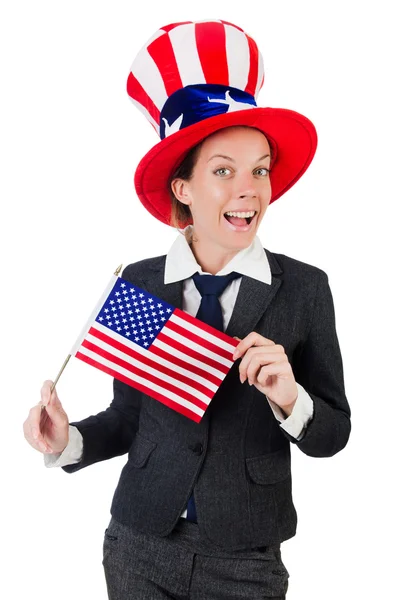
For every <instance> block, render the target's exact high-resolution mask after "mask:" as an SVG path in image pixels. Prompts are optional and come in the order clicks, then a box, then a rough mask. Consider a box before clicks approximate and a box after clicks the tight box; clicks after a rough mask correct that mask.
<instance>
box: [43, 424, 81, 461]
mask: <svg viewBox="0 0 397 600" xmlns="http://www.w3.org/2000/svg"><path fill="white" fill-rule="evenodd" d="M43 456H44V465H45V466H46V467H65V466H66V465H73V464H74V463H78V462H79V461H80V460H81V458H82V456H83V436H82V435H81V433H80V431H79V430H78V429H77V427H74V425H69V443H68V445H67V446H66V448H65V449H64V451H63V452H58V453H56V454H44V455H43Z"/></svg>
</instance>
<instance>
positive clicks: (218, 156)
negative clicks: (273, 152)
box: [207, 154, 270, 162]
mask: <svg viewBox="0 0 397 600" xmlns="http://www.w3.org/2000/svg"><path fill="white" fill-rule="evenodd" d="M268 156H269V157H270V154H264V155H263V156H261V157H260V158H258V160H257V161H256V162H259V161H261V160H263V159H264V158H267V157H268ZM213 158H225V159H226V160H230V161H231V162H236V161H235V160H234V158H231V156H226V155H225V154H214V156H211V158H209V159H208V160H207V162H210V160H212V159H213Z"/></svg>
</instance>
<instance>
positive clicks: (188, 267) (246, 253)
mask: <svg viewBox="0 0 397 600" xmlns="http://www.w3.org/2000/svg"><path fill="white" fill-rule="evenodd" d="M188 227H191V225H189V226H188ZM185 231H186V230H185ZM197 271H198V272H199V273H200V274H203V275H206V274H210V273H206V272H205V271H203V270H202V269H201V266H200V265H199V264H198V263H197V262H196V259H195V257H194V254H193V252H192V250H191V247H190V246H189V244H188V243H187V241H186V239H185V236H184V235H183V234H178V237H177V239H176V240H175V241H174V243H173V244H172V246H171V248H170V250H169V252H168V254H167V256H166V262H165V272H164V283H166V284H167V283H173V282H175V281H180V280H183V306H182V308H183V310H184V311H186V312H187V313H189V314H190V315H192V316H196V314H197V312H198V309H199V306H200V302H201V295H200V292H199V291H198V289H197V288H196V286H195V284H194V281H193V279H192V275H194V273H196V272H197ZM232 271H236V272H237V273H241V275H247V276H248V277H252V278H254V279H258V280H259V281H262V282H263V283H267V284H268V285H270V283H271V271H270V266H269V261H268V259H267V255H266V252H265V251H264V249H263V247H262V243H261V241H260V239H259V237H258V236H255V238H254V240H253V242H252V244H251V245H250V246H249V247H248V248H244V249H243V250H240V252H238V253H237V254H236V255H235V256H234V257H233V258H232V259H231V260H230V261H229V262H228V263H227V265H225V266H224V267H223V269H221V270H220V271H219V272H218V273H216V275H227V274H228V273H231V272H232ZM241 280H242V277H238V278H236V279H234V280H233V281H231V283H230V284H229V285H228V286H227V288H226V289H225V291H224V292H223V293H222V294H221V295H220V296H219V302H220V305H221V308H222V316H223V325H224V331H225V330H226V327H227V325H228V323H229V320H230V317H231V316H232V312H233V307H234V304H235V302H236V298H237V293H238V290H239V288H240V284H241ZM274 341H275V342H276V343H277V340H274ZM296 385H297V387H298V397H297V400H296V403H295V405H294V408H293V410H292V412H291V414H290V415H289V417H287V418H285V417H284V415H283V413H282V411H281V410H280V408H279V407H278V406H277V404H275V403H274V402H272V401H271V400H269V398H268V397H267V396H265V398H266V399H267V401H268V402H269V405H270V407H271V409H272V412H273V414H274V416H275V418H276V419H277V420H278V421H279V423H280V427H282V428H283V429H284V430H285V431H286V432H287V433H289V434H290V435H291V436H293V437H295V438H297V440H298V441H299V439H300V438H301V437H302V435H303V433H304V428H305V427H306V426H307V424H308V423H309V421H310V419H311V418H312V416H313V400H312V399H311V397H310V396H309V394H308V393H307V392H306V390H305V389H304V388H303V387H302V386H301V385H300V384H299V383H297V384H296ZM82 452H83V437H82V435H81V433H80V432H79V430H78V429H77V428H76V427H74V426H73V425H69V443H68V445H67V446H66V448H65V449H64V451H63V452H61V453H58V454H44V464H45V466H46V467H62V466H65V465H70V464H73V463H76V462H78V461H79V460H80V459H81V457H82ZM181 516H182V517H185V516H186V511H185V512H184V513H183V514H182V515H181Z"/></svg>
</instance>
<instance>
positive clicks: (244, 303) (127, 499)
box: [62, 249, 351, 550]
mask: <svg viewBox="0 0 397 600" xmlns="http://www.w3.org/2000/svg"><path fill="white" fill-rule="evenodd" d="M265 251H266V254H267V257H268V259H269V264H270V268H271V272H272V283H271V285H268V284H265V283H262V282H259V281H257V280H256V279H252V278H250V277H247V276H243V278H242V281H241V285H240V289H239V292H238V296H237V299H236V304H235V307H234V310H233V314H232V317H231V319H230V321H229V324H228V327H227V329H226V333H227V334H229V335H231V336H238V337H239V338H244V337H245V336H246V335H248V334H249V333H250V332H251V331H257V332H258V333H260V334H261V335H263V336H265V337H267V338H270V339H271V340H273V341H274V342H275V343H277V344H282V346H283V347H284V349H285V352H286V354H287V356H288V359H289V361H290V364H291V366H292V369H293V372H294V376H295V379H296V381H297V382H298V383H300V384H301V385H302V386H303V387H304V388H305V389H306V391H307V392H308V393H309V395H310V396H311V398H312V399H313V403H314V414H313V419H312V420H311V421H310V423H309V425H308V427H307V429H306V431H305V435H304V436H303V438H302V439H301V440H300V441H299V442H297V440H296V439H295V438H293V437H291V436H289V434H288V433H286V432H285V431H284V430H283V429H282V428H281V427H280V426H279V423H278V421H277V420H276V419H275V417H274V415H273V413H272V411H271V408H270V406H269V403H268V402H267V400H266V398H265V397H264V396H263V394H261V393H260V392H259V391H258V390H257V389H256V388H255V387H254V386H249V385H248V383H247V382H244V384H241V383H240V380H239V376H238V366H239V364H240V360H241V359H239V360H237V361H236V362H235V363H234V365H233V367H232V368H231V370H230V372H229V373H228V375H227V376H226V377H225V379H224V381H223V382H222V384H221V386H220V388H219V389H218V391H217V393H216V394H215V396H214V397H213V399H212V401H211V403H210V406H209V408H208V409H207V411H206V413H205V415H204V417H203V418H202V420H201V422H200V423H194V422H193V421H191V420H190V419H188V418H186V417H184V416H182V415H181V414H179V413H177V412H175V411H173V410H171V409H170V408H168V407H166V406H165V405H163V404H162V403H161V402H159V401H157V400H154V399H153V398H151V397H150V396H147V395H145V394H143V393H142V392H139V391H138V390H135V389H133V388H131V387H130V386H128V385H126V384H124V383H122V382H120V381H117V380H114V382H113V385H114V398H113V400H112V402H111V404H110V406H109V407H108V408H107V409H106V410H104V411H102V412H100V413H99V414H97V415H95V416H90V417H88V418H86V419H84V420H82V421H78V422H73V423H71V425H75V426H76V427H77V428H78V429H79V431H80V432H81V434H82V436H83V443H84V448H83V456H82V460H81V461H80V462H79V463H77V464H73V465H68V466H65V467H62V468H63V469H64V471H66V472H68V473H73V472H75V471H78V470H79V469H82V468H84V467H87V466H89V465H91V464H93V463H95V462H98V461H102V460H107V459H109V458H112V457H113V456H119V455H122V454H125V453H128V460H127V462H126V464H125V466H124V467H123V469H122V472H121V475H120V479H119V482H118V485H117V488H116V490H115V493H114V496H113V501H112V506H111V514H112V515H113V516H114V518H115V519H116V520H118V521H121V522H122V523H124V524H127V525H132V526H133V527H135V528H136V529H138V530H142V531H146V532H149V533H152V534H155V535H159V536H166V535H167V534H169V533H170V532H171V531H172V529H173V528H174V526H175V524H176V522H177V521H178V518H179V517H180V515H181V513H182V512H183V510H184V509H185V507H186V504H187V501H188V498H189V496H190V494H191V492H192V489H193V488H194V493H195V500H196V508H197V516H198V522H199V526H200V530H201V533H202V535H203V537H204V538H206V539H207V540H208V543H209V544H211V545H213V546H217V547H220V548H228V549H230V550H238V549H243V548H253V547H256V546H264V545H268V544H274V543H281V542H282V541H284V540H286V539H288V538H290V537H292V536H293V535H295V532H296V524H297V515H296V511H295V508H294V505H293V501H292V493H291V468H290V443H294V444H296V445H297V446H298V448H299V449H300V450H302V452H304V453H305V454H308V455H309V456H314V457H327V456H332V455H334V454H336V453H337V452H339V451H340V450H342V448H344V446H345V445H346V443H347V441H348V439H349V435H350V427H351V425H350V408H349V405H348V402H347V399H346V396H345V389H344V378H343V366H342V358H341V353H340V348H339V343H338V338H337V334H336V329H335V314H334V305H333V299H332V294H331V290H330V287H329V284H328V277H327V274H326V273H325V272H324V271H322V270H321V269H319V268H317V267H315V266H312V265H308V264H306V263H303V262H300V261H298V260H295V259H293V258H290V257H288V256H285V255H283V254H275V253H272V252H270V251H269V250H266V249H265ZM165 258H166V256H165V255H163V256H158V257H154V258H149V259H145V260H142V261H139V262H137V263H134V264H131V265H128V266H127V267H126V268H125V269H124V271H123V274H122V276H123V277H124V278H125V279H127V280H128V281H131V283H133V284H135V285H137V286H139V287H141V288H143V289H145V290H147V291H149V292H151V293H152V294H154V295H156V296H158V297H160V298H162V299H164V300H166V301H167V302H169V303H170V304H172V305H173V306H176V307H178V308H182V290H183V282H182V281H179V282H176V283H171V284H167V285H165V284H164V266H165Z"/></svg>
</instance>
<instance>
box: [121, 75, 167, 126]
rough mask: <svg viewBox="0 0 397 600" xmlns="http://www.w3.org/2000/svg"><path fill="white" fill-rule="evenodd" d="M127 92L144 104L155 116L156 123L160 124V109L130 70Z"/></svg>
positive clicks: (151, 114)
mask: <svg viewBox="0 0 397 600" xmlns="http://www.w3.org/2000/svg"><path fill="white" fill-rule="evenodd" d="M127 93H128V95H129V96H131V98H133V99H134V100H136V101H137V102H139V104H142V106H144V107H145V108H146V110H147V111H148V113H149V114H150V116H151V117H153V119H154V121H156V123H158V124H160V111H159V109H158V108H157V106H156V105H155V104H154V103H153V100H152V99H151V98H150V96H148V94H147V93H146V92H145V90H144V89H143V87H142V86H141V84H140V83H139V81H138V80H137V78H136V77H135V76H134V75H133V74H132V73H131V72H130V74H129V75H128V79H127Z"/></svg>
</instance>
